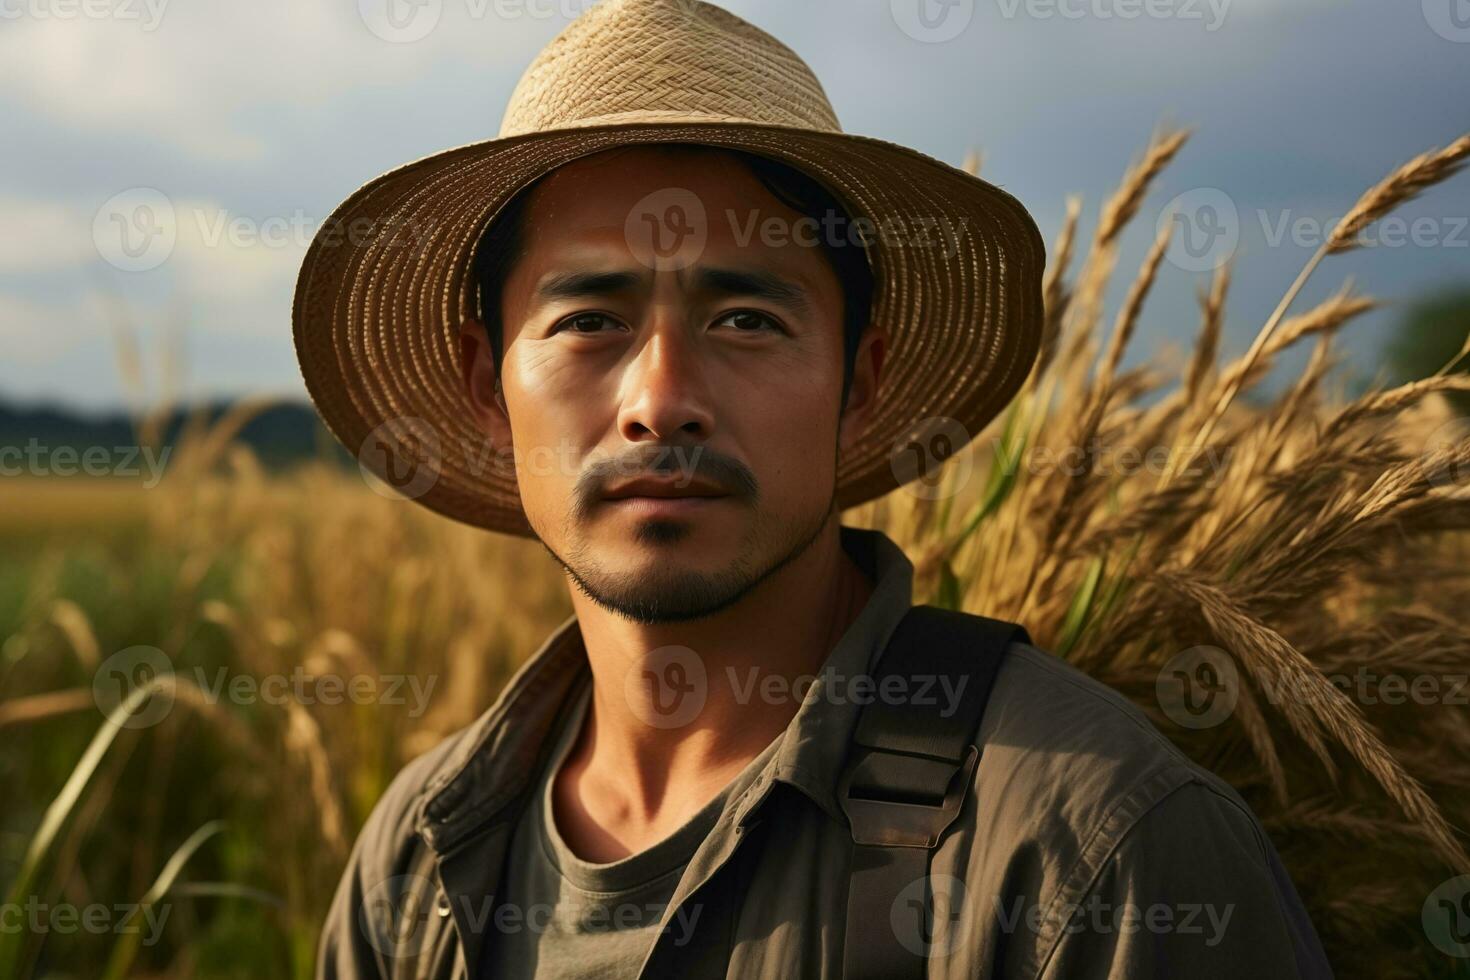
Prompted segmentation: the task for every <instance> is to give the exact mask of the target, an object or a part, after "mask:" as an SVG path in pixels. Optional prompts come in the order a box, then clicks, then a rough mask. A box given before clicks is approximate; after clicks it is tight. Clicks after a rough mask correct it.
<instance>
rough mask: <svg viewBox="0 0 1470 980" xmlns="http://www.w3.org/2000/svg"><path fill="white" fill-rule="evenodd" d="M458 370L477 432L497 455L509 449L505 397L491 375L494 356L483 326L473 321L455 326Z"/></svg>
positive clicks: (473, 319)
mask: <svg viewBox="0 0 1470 980" xmlns="http://www.w3.org/2000/svg"><path fill="white" fill-rule="evenodd" d="M459 359H460V370H461V371H462V372H463V376H464V386H465V396H466V398H465V400H466V402H467V404H468V405H469V407H470V412H471V413H472V414H473V415H474V417H475V421H476V422H477V423H478V424H479V426H480V429H481V430H482V431H483V432H484V433H485V434H486V435H487V436H489V438H490V444H491V445H492V446H493V447H494V448H495V450H496V451H497V452H504V451H507V450H509V449H510V447H511V441H510V414H509V412H508V411H507V410H506V406H505V393H504V392H503V391H502V390H501V384H500V379H499V377H497V375H496V371H495V356H494V353H493V352H492V351H491V349H490V338H489V337H488V336H487V335H486V333H485V325H484V324H483V323H481V322H480V321H479V320H476V319H475V318H474V317H467V318H465V320H464V322H463V323H461V324H460V325H459Z"/></svg>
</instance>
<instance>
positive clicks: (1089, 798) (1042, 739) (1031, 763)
mask: <svg viewBox="0 0 1470 980" xmlns="http://www.w3.org/2000/svg"><path fill="white" fill-rule="evenodd" d="M979 741H980V744H981V746H982V753H981V759H980V765H979V766H978V767H977V770H976V774H975V799H976V803H977V810H978V813H980V814H983V815H984V816H983V817H981V819H982V820H983V821H984V824H985V826H987V827H990V828H992V829H993V830H994V831H997V832H998V833H997V834H996V843H997V844H1000V845H1001V846H1002V847H1003V848H1006V849H1009V850H1014V851H1015V852H1016V853H1019V854H1027V853H1039V854H1041V855H1044V857H1042V858H1041V860H1042V861H1044V862H1045V863H1046V864H1047V865H1049V866H1048V867H1044V868H1032V869H1028V875H1032V874H1034V875H1035V876H1036V881H1037V883H1038V884H1040V882H1041V881H1042V880H1045V881H1050V882H1052V883H1053V884H1056V885H1060V884H1062V882H1063V880H1064V879H1075V880H1085V879H1087V878H1088V877H1089V869H1092V870H1095V869H1096V868H1098V867H1100V866H1101V864H1102V863H1103V862H1104V861H1106V860H1108V859H1109V858H1110V856H1111V855H1112V854H1113V852H1114V851H1115V850H1116V849H1117V848H1118V846H1119V844H1120V843H1121V842H1122V841H1123V840H1124V839H1125V838H1126V837H1127V836H1128V835H1129V833H1130V832H1132V831H1134V828H1135V827H1137V826H1139V825H1140V824H1141V823H1143V822H1144V818H1145V817H1146V816H1147V815H1149V814H1150V813H1151V812H1152V811H1155V810H1156V809H1160V808H1162V807H1163V805H1164V803H1165V801H1168V808H1169V809H1171V810H1173V811H1174V812H1176V813H1177V812H1183V811H1190V812H1203V811H1213V812H1218V813H1220V814H1221V815H1222V816H1223V817H1224V818H1225V819H1228V820H1229V821H1230V822H1231V823H1232V824H1234V825H1236V826H1238V827H1240V828H1241V829H1242V830H1243V831H1245V832H1246V833H1247V834H1248V835H1249V836H1251V837H1254V838H1256V839H1258V840H1259V839H1261V838H1263V833H1262V832H1261V831H1260V828H1259V823H1258V821H1257V820H1256V817H1255V816H1254V814H1253V813H1252V812H1251V810H1250V808H1249V806H1248V805H1247V804H1246V803H1245V801H1244V800H1243V799H1242V798H1241V797H1240V795H1239V794H1238V793H1237V792H1236V791H1235V789H1234V788H1233V787H1231V786H1230V785H1229V784H1228V783H1226V782H1225V781H1224V780H1223V779H1221V778H1220V777H1218V776H1216V775H1215V774H1214V773H1212V772H1210V771H1209V770H1207V769H1205V768H1204V767H1203V766H1200V765H1199V764H1197V763H1195V762H1194V761H1193V760H1191V759H1190V758H1189V757H1188V756H1187V755H1185V754H1184V752H1183V751H1182V750H1181V749H1179V748H1178V747H1177V746H1176V745H1174V743H1173V742H1171V741H1170V740H1169V739H1168V737H1166V736H1165V735H1164V734H1163V733H1162V732H1161V731H1159V729H1158V728H1157V727H1155V726H1154V724H1153V722H1152V721H1150V719H1149V718H1148V716H1147V715H1146V714H1144V712H1143V711H1142V710H1140V708H1139V707H1138V706H1137V705H1135V704H1134V703H1133V702H1131V701H1130V700H1129V699H1128V698H1126V697H1124V696H1123V695H1122V694H1120V693H1119V692H1117V691H1115V690H1113V689H1112V688H1110V687H1108V686H1107V685H1105V684H1103V683H1102V682H1100V681H1098V680H1096V679H1095V678H1093V677H1090V676H1088V675H1087V674H1086V673H1084V672H1083V671H1081V670H1079V669H1077V668H1076V667H1073V666H1072V665H1070V664H1068V663H1066V662H1065V661H1063V660H1061V659H1060V658H1058V657H1056V656H1054V655H1052V654H1050V653H1047V652H1045V651H1043V650H1041V649H1038V648H1037V647H1035V646H1033V645H1031V644H1029V643H1024V642H1016V643H1012V644H1011V645H1010V647H1009V649H1008V651H1007V656H1006V660H1005V662H1004V664H1003V665H1002V667H1001V669H1000V672H999V674H998V676H997V677H996V681H995V687H994V690H993V693H992V695H991V700H990V703H989V706H988V708H987V710H986V713H985V718H984V721H983V722H982V724H981V728H980V732H979ZM1033 849H1035V850H1033ZM994 856H998V855H995V854H994V853H992V857H994Z"/></svg>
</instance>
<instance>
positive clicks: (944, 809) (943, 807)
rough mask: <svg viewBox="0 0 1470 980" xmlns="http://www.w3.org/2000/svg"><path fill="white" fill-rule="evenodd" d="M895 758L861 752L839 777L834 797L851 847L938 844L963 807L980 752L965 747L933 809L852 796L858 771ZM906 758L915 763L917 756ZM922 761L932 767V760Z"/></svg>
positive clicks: (928, 805) (879, 752)
mask: <svg viewBox="0 0 1470 980" xmlns="http://www.w3.org/2000/svg"><path fill="white" fill-rule="evenodd" d="M895 755H904V753H895V752H885V751H883V750H882V749H872V748H864V749H863V750H862V754H861V755H859V756H858V757H857V758H856V760H855V761H854V762H853V763H852V764H851V765H850V766H848V767H847V771H846V772H844V773H843V774H842V779H841V781H840V782H839V783H838V785H837V797H838V799H839V801H840V802H841V804H842V812H843V813H845V814H846V815H847V822H848V824H849V825H850V826H851V828H852V839H853V843H855V844H868V845H878V846H886V847H925V848H930V847H934V846H935V845H937V844H938V843H939V837H940V835H941V834H943V833H944V831H945V830H946V829H947V828H948V827H949V825H950V824H952V823H954V821H955V818H956V817H958V816H959V814H960V807H961V806H963V805H964V802H965V794H966V792H968V790H969V788H970V782H971V780H972V778H973V777H974V775H975V766H976V764H977V763H978V762H979V759H980V750H979V749H977V748H975V746H974V745H973V744H972V745H969V746H967V751H966V752H965V758H964V760H963V761H961V762H960V764H959V765H958V766H957V767H956V768H955V773H954V775H953V776H951V777H950V780H949V784H948V786H947V787H946V789H945V792H944V799H943V800H942V801H941V802H940V803H938V804H937V805H936V804H933V803H921V802H916V801H914V800H912V799H910V800H893V799H877V798H874V797H868V796H854V795H853V793H852V789H853V786H852V784H853V780H854V778H855V777H856V776H858V775H859V773H860V772H861V771H862V769H863V767H864V765H865V763H867V762H868V761H869V760H870V759H874V758H875V757H879V756H895ZM908 757H909V758H913V759H915V760H918V759H919V757H917V756H908ZM924 761H926V762H929V763H933V762H934V761H936V760H933V759H925V760H924Z"/></svg>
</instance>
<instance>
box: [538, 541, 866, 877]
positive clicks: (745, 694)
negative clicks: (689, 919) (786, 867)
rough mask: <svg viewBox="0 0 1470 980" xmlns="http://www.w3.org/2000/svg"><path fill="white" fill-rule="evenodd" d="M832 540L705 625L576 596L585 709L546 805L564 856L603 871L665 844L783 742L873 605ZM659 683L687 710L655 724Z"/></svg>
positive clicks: (804, 554)
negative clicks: (650, 621) (815, 679)
mask: <svg viewBox="0 0 1470 980" xmlns="http://www.w3.org/2000/svg"><path fill="white" fill-rule="evenodd" d="M839 534H840V527H839V524H838V521H837V520H836V519H835V518H834V519H833V520H832V521H830V522H829V523H828V525H827V527H826V528H825V529H824V530H823V531H822V532H821V533H819V534H818V536H817V537H816V538H815V539H814V540H813V541H812V543H811V545H810V546H809V547H808V548H807V549H806V550H805V551H803V552H802V553H801V554H800V555H799V556H797V557H796V558H795V559H793V560H792V561H790V562H788V563H787V564H786V565H785V566H783V567H782V568H780V569H779V570H777V571H776V572H775V573H773V574H772V575H770V576H769V577H768V578H766V579H765V580H763V581H762V582H761V583H760V584H759V585H757V586H756V587H755V588H754V589H752V590H751V591H750V592H748V593H746V594H745V595H744V596H743V597H741V599H740V600H739V601H738V602H736V603H734V604H733V605H731V606H728V607H727V608H725V609H723V610H721V611H720V612H718V613H716V614H714V615H712V616H709V617H706V618H704V619H699V620H690V621H685V622H677V623H661V624H654V625H646V624H642V623H635V622H632V621H630V620H627V619H625V618H623V617H621V616H618V615H617V614H615V613H612V612H610V611H608V610H606V609H604V608H602V607H601V606H598V605H597V604H596V603H594V602H592V601H591V600H590V599H588V598H587V597H586V596H584V595H582V594H581V593H580V592H579V591H577V590H573V594H572V601H573V606H574V608H575V610H576V614H577V620H578V625H579V627H580V629H581V633H582V638H583V642H584V644H585V645H586V649H587V659H588V662H589V664H590V666H591V670H592V678H593V689H592V700H591V702H590V703H589V706H588V715H587V718H586V722H585V724H584V725H583V728H582V732H581V735H580V737H578V739H577V742H576V744H575V745H574V746H573V747H572V749H571V752H570V753H569V755H568V757H567V759H566V763H565V765H564V766H563V767H562V769H561V771H560V772H559V773H558V774H557V777H556V784H555V787H554V797H555V801H556V805H555V813H556V819H557V825H558V829H559V830H560V832H561V834H562V836H563V838H564V839H565V840H566V842H567V845H568V847H570V848H571V849H572V851H573V852H574V853H576V854H577V855H578V856H580V857H582V858H584V859H586V860H590V861H598V862H606V861H611V860H616V859H617V858H620V857H625V856H627V855H628V854H633V853H636V852H638V851H640V850H643V849H644V848H646V847H647V846H649V845H651V844H653V843H656V842H657V841H659V840H661V839H663V838H664V837H666V836H668V834H669V833H671V832H672V831H673V830H675V829H677V828H678V827H679V826H680V825H682V824H683V823H684V822H685V821H687V820H688V818H689V817H691V816H693V814H695V813H696V812H698V811H699V809H700V808H701V807H703V806H704V804H706V803H707V802H709V800H710V799H711V798H713V797H714V795H715V794H716V793H718V792H719V791H720V790H721V789H722V788H724V786H725V785H726V784H727V783H728V782H729V781H730V780H731V779H732V778H734V776H735V775H737V774H738V773H739V772H740V770H742V769H743V768H745V766H746V765H747V764H748V763H749V762H750V760H752V759H753V758H755V757H756V756H757V755H759V754H760V753H761V750H762V749H764V748H765V747H766V746H768V745H769V744H770V743H771V741H772V740H773V739H775V738H776V737H777V736H778V735H779V734H780V733H781V732H782V731H783V730H784V729H785V728H786V726H787V725H788V724H789V723H790V721H791V719H792V717H793V716H794V715H795V714H796V711H797V709H798V708H799V707H800V706H801V705H800V701H801V695H802V694H803V693H804V692H805V690H806V688H807V687H808V686H809V685H808V684H806V683H802V680H803V679H804V678H811V677H812V676H814V675H815V674H817V673H818V672H819V671H820V669H821V666H822V664H823V662H825V660H826V659H827V656H828V654H830V653H831V651H832V648H833V647H834V646H835V645H836V643H837V641H838V640H839V639H840V638H841V637H842V635H843V633H845V632H846V630H847V628H848V626H849V625H850V624H851V623H852V621H853V619H854V618H856V616H857V615H858V613H859V612H861V611H862V609H863V607H864V606H865V605H866V604H867V601H868V597H869V595H870V594H871V593H872V588H873V586H872V583H871V582H870V581H869V580H868V577H867V576H866V575H865V574H864V573H863V572H862V570H860V569H859V568H858V567H857V565H856V564H855V563H854V562H853V560H852V558H851V557H850V556H849V555H848V554H847V553H846V551H844V550H843V548H842V545H841V541H840V537H839ZM671 647H672V648H677V649H675V650H670V649H669V648H671ZM650 654H653V656H652V657H650ZM691 668H692V669H691ZM700 668H702V681H701V673H700ZM665 679H670V680H673V681H674V682H675V683H676V684H678V685H680V686H683V687H684V688H686V690H685V691H684V693H683V695H682V696H683V697H687V698H690V699H692V700H691V701H689V702H683V703H680V702H675V703H676V705H677V706H676V707H674V708H673V709H672V710H670V711H668V712H667V713H666V714H660V713H659V712H658V709H657V708H656V707H655V705H654V703H653V701H652V699H653V698H658V697H661V696H669V695H672V696H674V697H678V696H680V695H679V693H678V692H677V691H672V690H660V689H659V688H660V685H661V683H662V682H663V680H665ZM691 684H692V685H693V687H692V688H690V687H689V685H691ZM701 695H702V700H701Z"/></svg>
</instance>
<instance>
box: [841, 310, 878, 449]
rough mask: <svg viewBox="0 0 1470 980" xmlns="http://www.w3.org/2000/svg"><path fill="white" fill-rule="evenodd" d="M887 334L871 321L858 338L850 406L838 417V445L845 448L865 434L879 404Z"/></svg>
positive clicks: (849, 389)
mask: <svg viewBox="0 0 1470 980" xmlns="http://www.w3.org/2000/svg"><path fill="white" fill-rule="evenodd" d="M887 349H888V338H887V337H886V336H885V335H884V333H883V331H882V330H881V329H879V328H878V327H876V326H873V325H871V324H870V325H869V326H868V328H867V329H866V330H864V331H863V335H862V337H861V338H860V339H859V340H858V349H857V357H856V358H854V359H853V365H852V384H851V386H850V387H849V388H848V391H847V406H846V407H845V408H844V409H843V410H842V417H841V419H839V420H838V428H837V448H838V450H839V452H846V451H847V450H848V449H849V448H850V447H851V446H852V444H853V443H855V442H856V441H857V440H858V439H860V438H862V435H863V433H864V432H866V431H867V429H868V423H869V421H870V420H871V419H872V417H873V413H874V411H876V410H877V405H878V382H879V381H880V380H881V379H882V376H883V356H884V354H885V353H886V352H887Z"/></svg>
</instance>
